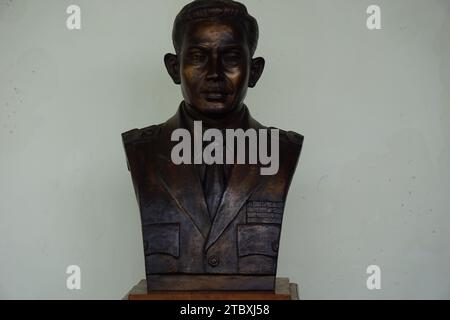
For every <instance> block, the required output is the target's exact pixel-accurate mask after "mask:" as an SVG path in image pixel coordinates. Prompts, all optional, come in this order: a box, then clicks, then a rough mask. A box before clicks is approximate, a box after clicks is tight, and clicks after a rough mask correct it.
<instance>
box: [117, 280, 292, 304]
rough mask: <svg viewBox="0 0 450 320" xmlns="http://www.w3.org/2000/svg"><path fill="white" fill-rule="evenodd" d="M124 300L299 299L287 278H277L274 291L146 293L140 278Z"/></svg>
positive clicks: (145, 286)
mask: <svg viewBox="0 0 450 320" xmlns="http://www.w3.org/2000/svg"><path fill="white" fill-rule="evenodd" d="M124 299H125V300H188V301H189V300H299V295H298V286H297V284H295V283H289V279H288V278H277V280H276V289H275V292H270V291H234V292H231V291H172V292H171V291H167V292H161V291H160V292H158V291H154V292H150V293H147V282H146V281H145V280H142V281H140V282H139V284H137V285H136V286H135V287H134V288H133V289H132V290H131V291H130V292H129V293H128V294H127V295H126V296H125V298H124Z"/></svg>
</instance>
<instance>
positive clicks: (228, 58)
mask: <svg viewBox="0 0 450 320" xmlns="http://www.w3.org/2000/svg"><path fill="white" fill-rule="evenodd" d="M240 61H241V54H240V53H239V52H228V53H226V54H224V56H223V62H224V63H225V64H228V65H233V66H235V65H238V64H239V62H240Z"/></svg>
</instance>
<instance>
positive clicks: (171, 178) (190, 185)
mask: <svg viewBox="0 0 450 320" xmlns="http://www.w3.org/2000/svg"><path fill="white" fill-rule="evenodd" d="M179 128H182V126H181V119H180V114H179V112H178V113H177V114H176V115H175V116H174V117H172V118H171V119H169V120H168V121H167V122H166V123H165V124H164V126H163V129H162V133H161V136H162V139H161V140H160V142H159V152H158V159H157V162H158V168H159V170H158V173H157V175H158V177H159V179H160V180H161V183H162V185H163V187H164V188H165V189H166V191H167V192H168V193H169V194H170V195H171V197H172V198H173V199H174V201H175V202H176V204H177V206H178V208H179V209H180V210H181V211H182V212H183V213H184V214H185V215H186V216H187V217H188V218H189V219H190V220H191V221H192V222H193V224H194V225H195V226H196V228H197V229H198V230H199V231H200V233H201V234H202V235H203V237H204V238H205V239H206V238H207V236H208V233H209V229H210V227H211V220H210V216H209V214H208V209H207V206H206V202H205V197H204V193H203V188H202V186H201V183H200V178H199V176H198V174H197V172H196V170H195V166H194V165H178V166H177V165H175V164H174V163H173V162H172V160H171V152H172V148H173V146H174V145H175V144H176V143H174V142H172V141H171V135H172V132H173V131H174V130H175V129H179Z"/></svg>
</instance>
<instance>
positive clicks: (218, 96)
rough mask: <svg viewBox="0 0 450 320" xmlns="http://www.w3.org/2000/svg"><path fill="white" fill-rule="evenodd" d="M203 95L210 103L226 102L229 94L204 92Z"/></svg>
mask: <svg viewBox="0 0 450 320" xmlns="http://www.w3.org/2000/svg"><path fill="white" fill-rule="evenodd" d="M203 95H204V96H205V98H206V100H208V101H224V100H226V98H227V96H228V93H225V92H221V91H210V92H203Z"/></svg>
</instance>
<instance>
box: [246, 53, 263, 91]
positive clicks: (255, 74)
mask: <svg viewBox="0 0 450 320" xmlns="http://www.w3.org/2000/svg"><path fill="white" fill-rule="evenodd" d="M265 65H266V61H265V60H264V58H255V59H252V66H251V69H250V78H249V80H248V86H249V87H250V88H254V87H255V86H256V84H257V83H258V80H259V78H260V77H261V75H262V73H263V71H264V66H265Z"/></svg>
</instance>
